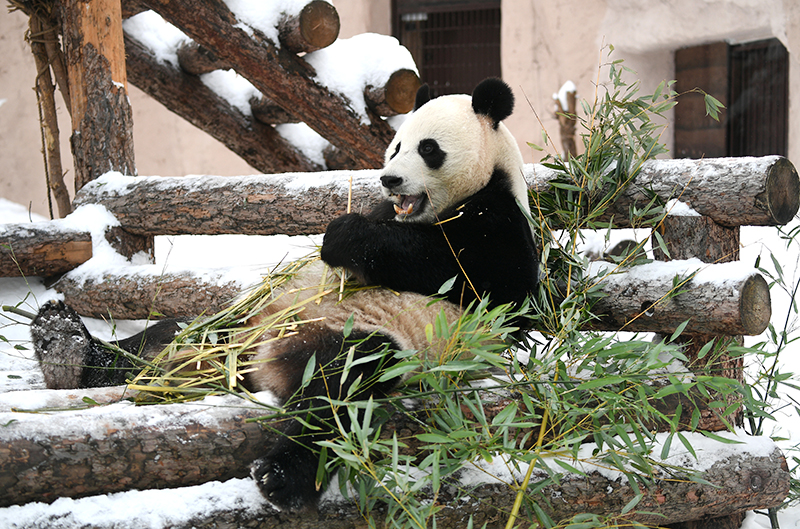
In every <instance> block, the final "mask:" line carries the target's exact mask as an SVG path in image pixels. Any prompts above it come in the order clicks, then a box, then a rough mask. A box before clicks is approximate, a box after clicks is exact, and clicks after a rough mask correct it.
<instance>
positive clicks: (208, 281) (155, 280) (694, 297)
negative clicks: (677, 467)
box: [54, 260, 771, 335]
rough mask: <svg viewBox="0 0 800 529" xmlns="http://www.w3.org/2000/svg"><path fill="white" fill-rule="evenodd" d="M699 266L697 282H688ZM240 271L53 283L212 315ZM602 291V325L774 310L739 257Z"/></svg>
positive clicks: (751, 326) (638, 270)
mask: <svg viewBox="0 0 800 529" xmlns="http://www.w3.org/2000/svg"><path fill="white" fill-rule="evenodd" d="M265 272H266V271H265ZM695 272H697V274H696V275H695V276H694V278H693V279H692V280H691V281H688V282H686V283H681V281H682V280H687V279H689V278H690V277H691V276H692V274H694V273H695ZM251 275H252V274H251V273H249V274H247V277H248V278H249V277H251ZM236 276H237V272H236V270H235V269H226V270H217V271H213V270H205V271H200V272H195V273H193V272H191V271H187V272H183V273H180V274H178V273H175V274H163V273H161V268H160V267H159V266H158V265H152V266H144V267H137V268H136V269H126V270H125V271H123V272H121V271H119V270H116V269H109V270H107V271H105V272H97V273H96V274H95V275H91V276H87V275H85V274H77V275H73V274H67V275H65V276H64V277H62V278H61V279H59V281H58V282H57V283H56V284H55V285H54V288H56V289H57V290H58V291H59V292H62V293H63V294H64V296H65V300H66V302H67V303H68V304H69V305H71V306H72V307H73V308H75V310H77V311H78V313H80V314H83V315H84V316H92V317H105V316H107V315H108V314H111V315H112V316H113V317H114V318H117V319H142V318H147V317H151V316H152V314H153V313H158V314H163V315H164V316H167V317H190V316H196V315H199V314H201V313H204V312H205V313H207V314H209V313H213V312H214V311H217V310H219V309H221V308H222V307H223V306H224V305H225V303H227V302H228V301H230V300H231V299H233V298H234V297H235V296H236V295H237V293H238V291H239V290H240V289H241V288H242V286H243V285H242V283H241V282H237V281H235V280H234V279H233V278H234V277H236ZM240 277H242V276H241V275H240ZM676 278H678V285H677V286H676ZM599 290H600V292H601V293H602V294H603V295H604V297H603V298H601V299H600V300H599V301H598V302H597V304H596V305H595V307H594V313H595V314H597V315H598V317H599V319H598V320H597V321H596V322H595V324H594V325H593V328H594V329H597V330H606V331H615V330H620V329H622V330H627V331H643V332H662V333H672V332H673V331H674V330H675V328H676V327H678V326H679V325H680V324H681V323H682V322H684V321H686V320H689V323H688V325H687V326H686V330H685V332H687V333H701V334H724V335H738V334H745V335H756V334H759V333H761V332H762V331H763V330H764V328H765V327H766V325H767V323H768V322H769V318H770V315H771V308H770V297H769V289H768V286H767V283H766V281H765V280H764V278H763V277H762V276H761V275H759V274H758V273H757V272H756V271H755V270H753V269H752V268H751V267H744V266H742V265H741V264H740V263H723V264H715V265H707V264H704V263H702V262H700V261H699V260H690V261H680V262H678V261H673V262H670V263H653V264H650V265H640V266H636V267H633V268H631V269H628V270H624V271H621V272H620V273H614V274H610V275H607V276H605V277H603V278H602V279H599Z"/></svg>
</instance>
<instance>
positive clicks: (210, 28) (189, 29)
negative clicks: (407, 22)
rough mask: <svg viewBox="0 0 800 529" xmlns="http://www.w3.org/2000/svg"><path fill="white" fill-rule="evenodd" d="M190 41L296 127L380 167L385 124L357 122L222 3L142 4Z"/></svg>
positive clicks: (291, 58)
mask: <svg viewBox="0 0 800 529" xmlns="http://www.w3.org/2000/svg"><path fill="white" fill-rule="evenodd" d="M146 3H147V4H148V5H149V6H150V7H151V8H153V9H154V10H155V11H157V12H158V13H159V14H160V15H161V16H162V17H164V19H165V20H167V21H168V22H170V23H171V24H173V25H175V26H177V27H178V28H179V29H180V30H181V31H183V32H184V33H186V34H187V35H188V36H189V37H190V38H191V39H192V40H194V41H195V42H197V43H198V44H200V45H201V46H204V47H205V48H207V49H209V50H214V52H215V53H217V54H218V55H219V56H220V57H221V58H222V59H223V60H225V61H227V62H228V63H230V64H231V65H232V66H233V68H234V69H235V70H236V71H237V72H238V73H239V74H241V75H242V76H244V77H245V78H247V80H248V81H250V82H251V83H252V84H253V86H255V87H256V89H257V90H259V91H260V92H261V93H262V94H264V95H265V96H266V97H268V98H269V99H271V100H273V101H275V103H277V104H278V105H280V106H281V107H283V108H284V109H291V112H292V114H294V115H295V116H297V118H298V119H299V120H300V121H303V122H304V123H306V124H307V125H308V126H309V127H311V128H312V129H314V130H315V131H317V133H319V134H320V135H321V136H323V137H325V138H327V139H328V140H329V141H330V142H331V143H333V144H334V145H336V146H337V147H338V148H339V149H341V150H343V151H345V152H347V154H348V155H349V156H350V157H351V158H352V159H353V160H355V161H356V162H357V163H358V164H359V165H360V166H361V167H363V168H369V167H379V166H380V165H381V163H382V161H383V152H384V150H385V149H386V147H387V146H388V145H389V142H390V141H391V139H392V136H393V131H392V129H391V127H390V126H389V124H388V123H386V122H384V121H383V120H373V122H372V123H371V124H370V125H366V124H364V123H362V122H361V119H360V118H359V117H358V116H356V114H355V113H354V112H352V111H351V110H350V109H349V108H348V107H347V106H346V105H344V104H343V102H342V99H341V97H339V96H337V95H334V94H332V93H331V92H330V91H329V90H328V89H327V88H325V87H323V86H321V85H320V84H318V83H317V82H316V81H315V80H314V79H313V73H312V70H311V68H310V67H309V66H308V65H307V64H306V63H305V61H303V60H302V59H300V58H299V57H297V55H295V54H294V53H292V52H291V51H289V50H288V49H286V48H278V47H277V46H275V45H274V44H273V43H270V42H269V41H267V40H266V39H263V37H261V36H260V34H259V33H258V32H256V34H255V35H254V36H252V37H251V36H250V35H248V34H247V33H246V32H245V31H244V29H242V28H240V27H236V26H237V21H236V18H235V17H234V15H233V14H232V13H231V12H230V11H229V10H228V8H227V6H226V5H225V4H224V3H223V2H222V1H220V0H216V1H212V0H205V1H204V0H191V1H188V2H180V3H176V2H171V1H170V0H146Z"/></svg>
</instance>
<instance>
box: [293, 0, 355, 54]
mask: <svg viewBox="0 0 800 529" xmlns="http://www.w3.org/2000/svg"><path fill="white" fill-rule="evenodd" d="M339 27H340V24H339V13H338V12H337V11H336V8H335V7H333V5H331V4H330V3H329V2H325V1H324V0H312V1H311V2H309V3H308V4H306V5H305V7H303V9H302V10H301V11H300V13H299V14H298V15H296V16H287V17H284V18H283V19H282V20H281V22H280V24H279V26H278V39H279V40H280V42H281V46H284V47H286V49H288V50H289V51H291V52H293V53H308V52H311V51H316V50H320V49H322V48H327V47H328V46H330V45H331V44H333V43H334V41H335V40H336V38H337V37H338V36H339Z"/></svg>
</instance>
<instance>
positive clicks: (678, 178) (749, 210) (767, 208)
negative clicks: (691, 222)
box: [525, 156, 800, 228]
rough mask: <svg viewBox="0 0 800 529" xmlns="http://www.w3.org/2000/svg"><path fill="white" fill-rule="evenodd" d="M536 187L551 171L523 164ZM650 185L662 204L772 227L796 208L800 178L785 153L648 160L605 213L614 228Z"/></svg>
mask: <svg viewBox="0 0 800 529" xmlns="http://www.w3.org/2000/svg"><path fill="white" fill-rule="evenodd" d="M525 176H526V178H527V179H528V182H529V184H530V186H531V189H532V190H533V191H534V192H539V193H541V192H548V191H549V187H550V186H549V185H548V184H547V182H549V181H550V180H551V179H553V178H554V177H555V176H556V175H555V172H554V171H553V170H551V169H548V168H546V167H542V166H541V165H528V166H526V167H525ZM645 190H649V191H651V192H653V193H655V194H656V195H658V197H659V198H660V199H661V200H663V201H664V202H665V203H666V202H667V201H669V200H670V199H673V198H676V199H679V200H681V201H682V202H685V203H686V204H688V205H689V206H691V207H692V209H694V210H695V211H696V212H697V213H699V214H700V215H704V216H707V217H711V218H712V219H714V221H715V222H716V223H717V224H721V225H723V226H776V225H783V224H786V223H788V222H789V221H791V220H792V218H794V215H795V214H796V213H797V210H798V207H800V179H799V178H798V175H797V170H796V169H795V168H794V166H793V165H792V163H791V162H790V161H789V160H787V159H786V158H783V157H780V156H764V157H761V158H706V159H702V160H691V159H679V160H649V161H647V162H645V163H644V164H643V165H642V168H641V171H640V173H639V175H638V176H637V177H636V179H635V180H634V181H633V182H632V183H631V185H629V186H628V187H627V188H625V190H623V191H622V193H620V194H619V196H618V197H617V200H616V201H615V202H614V204H613V206H611V207H610V208H609V211H608V214H607V215H605V216H604V217H603V218H602V219H601V220H606V221H608V220H609V219H610V218H611V217H612V216H613V217H614V224H615V226H616V227H620V228H623V227H628V226H626V224H625V222H626V219H627V218H628V211H629V208H630V207H631V206H639V207H641V206H644V205H646V204H648V203H649V202H650V197H649V196H648V194H647V193H645Z"/></svg>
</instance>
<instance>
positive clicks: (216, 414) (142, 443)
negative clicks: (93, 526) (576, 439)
mask: <svg viewBox="0 0 800 529" xmlns="http://www.w3.org/2000/svg"><path fill="white" fill-rule="evenodd" d="M98 391H100V392H102V393H101V394H100V397H101V398H107V397H108V392H109V389H108V388H106V389H103V390H81V391H80V392H76V391H75V390H66V391H64V394H65V396H69V397H71V398H72V400H73V401H74V398H75V396H76V395H83V396H87V397H89V399H91V400H95V399H94V398H93V396H94V395H96V392H98ZM113 391H115V390H112V392H113ZM49 392H51V393H52V392H53V391H52V390H49ZM34 393H41V392H34ZM3 399H11V402H12V404H11V405H12V406H14V404H13V402H14V400H16V402H18V403H20V402H21V403H23V404H22V405H21V406H20V404H16V406H17V407H21V408H24V407H25V406H24V403H25V402H30V401H40V400H41V396H40V395H35V396H34V395H31V396H26V395H21V394H17V395H11V396H10V397H5V396H4V397H3ZM8 402H9V401H8V400H6V404H7V405H8ZM50 402H51V403H56V402H58V398H53V399H51V401H50ZM6 409H8V408H6ZM29 411H30V410H29ZM264 414H265V408H261V407H257V406H252V405H247V404H246V403H244V401H241V400H236V399H235V398H234V397H225V398H214V399H208V400H207V401H201V402H198V403H190V404H173V405H169V406H156V407H136V406H134V405H132V404H130V403H127V402H122V403H117V404H113V405H111V406H109V407H106V408H103V409H90V410H74V411H60V412H52V411H51V412H49V413H48V412H47V410H44V411H40V412H39V413H13V412H9V411H2V412H0V420H2V423H3V424H5V425H6V426H5V427H4V428H2V429H0V454H1V455H2V457H0V486H2V487H3V491H4V494H3V495H2V498H0V504H2V505H13V504H20V503H24V502H28V501H47V502H49V501H52V500H54V499H55V498H57V497H60V496H65V497H80V496H87V495H92V494H100V493H105V492H109V491H119V490H129V489H146V488H166V487H175V486H180V485H184V484H185V485H188V484H190V483H200V482H203V481H208V480H212V479H213V480H222V479H229V478H230V477H241V476H246V475H247V474H248V471H249V464H250V461H251V460H252V459H254V458H255V457H257V456H258V455H259V454H260V453H263V451H264V450H266V447H267V446H269V445H270V444H271V443H273V442H274V441H275V437H274V436H273V435H272V434H269V433H267V432H269V430H268V429H262V428H261V427H259V426H258V425H257V424H254V423H248V422H246V419H247V418H249V417H257V416H262V415H264ZM55 417H57V418H58V421H59V428H57V429H54V428H53V426H52V425H53V420H54V418H55ZM686 436H687V438H688V439H689V442H691V443H693V445H695V446H697V451H698V454H699V456H700V461H701V462H702V465H703V466H704V468H705V470H704V471H703V472H702V474H701V476H702V478H703V479H705V480H707V481H708V482H709V483H710V485H702V484H698V483H694V482H692V481H690V480H688V479H685V478H681V477H680V476H666V475H664V476H663V478H661V479H658V478H657V479H655V481H654V486H653V487H652V488H650V489H645V488H642V491H643V492H644V496H643V498H642V499H641V501H640V502H639V504H638V505H637V507H636V509H635V510H634V512H633V513H630V514H629V515H627V518H628V519H630V520H636V521H639V522H640V523H663V522H664V521H665V520H668V521H670V522H673V523H674V522H681V521H690V520H696V519H700V518H702V517H715V516H724V515H726V514H731V513H734V512H739V511H742V510H750V509H754V508H765V507H770V506H775V505H778V504H780V502H781V501H782V500H783V498H785V497H786V495H787V493H788V490H789V471H788V468H787V465H786V461H785V459H784V458H783V455H782V454H781V452H780V450H779V449H778V448H777V447H775V445H774V444H772V442H771V441H769V440H768V439H755V440H753V441H752V442H747V439H745V438H742V439H741V441H745V443H744V444H743V445H736V444H734V445H728V444H725V445H723V444H721V443H718V442H711V441H708V440H704V439H703V438H702V436H700V435H699V434H686ZM695 443H697V444H695ZM700 444H702V447H700V446H699V445H700ZM673 446H675V445H673ZM588 448H589V449H587V450H585V452H586V453H587V454H588V453H589V452H590V451H591V450H590V448H591V447H588ZM681 450H682V448H681ZM654 453H660V449H658V447H656V449H655V451H654ZM201 460H202V461H203V464H202V465H198V464H197V462H198V461H201ZM566 462H567V463H569V464H570V465H573V466H576V467H579V468H582V470H583V471H585V473H586V474H585V475H575V474H569V473H565V474H564V475H563V476H562V478H561V479H560V481H559V483H558V484H557V485H552V486H548V487H545V489H544V497H545V498H557V501H551V502H541V503H540V506H541V507H542V508H543V510H544V511H545V512H546V513H547V514H548V515H549V516H550V517H551V518H553V519H554V520H563V519H565V518H568V517H571V516H574V515H575V514H578V513H584V512H589V513H596V514H599V515H619V514H620V512H622V509H623V508H624V506H625V505H626V504H627V503H628V502H630V501H631V500H632V499H633V497H634V491H633V490H632V488H631V487H630V485H629V484H628V482H627V481H626V479H625V478H624V477H622V475H621V474H619V475H617V476H615V475H614V474H613V473H610V472H608V471H607V470H606V471H602V472H600V471H598V470H599V469H598V468H597V467H593V466H592V464H591V462H588V461H585V460H584V461H574V460H567V461H566ZM666 462H667V463H668V464H674V465H677V466H685V467H687V468H689V469H691V468H692V467H693V466H694V464H693V462H692V460H691V459H689V458H682V457H681V456H676V459H675V460H674V461H673V460H671V459H668V460H667V461H666ZM544 463H545V464H552V466H553V469H554V471H555V472H561V473H562V474H563V469H562V468H560V467H558V466H556V465H555V463H554V462H553V461H552V460H550V459H549V458H548V459H545V460H544ZM521 466H523V467H524V464H521ZM498 470H499V469H495V470H491V469H488V470H487V472H484V471H481V470H476V469H465V471H464V473H463V474H462V475H461V477H460V478H459V479H461V480H462V481H466V482H469V483H470V487H475V489H474V490H472V491H471V492H470V497H471V498H473V500H476V501H470V502H466V503H465V502H463V501H457V500H455V499H454V498H453V497H452V495H451V493H450V492H449V491H451V490H452V491H455V490H457V487H458V488H460V483H459V482H453V483H452V485H454V486H453V487H448V486H445V487H443V491H442V493H441V495H440V496H439V497H438V498H437V501H439V502H440V503H441V504H442V505H443V507H444V509H443V511H442V513H441V518H439V517H437V525H440V526H442V527H460V526H458V525H457V523H458V521H460V522H461V523H462V524H463V520H464V519H465V518H466V517H467V516H469V515H474V516H475V517H476V518H479V519H483V520H493V522H492V523H493V524H495V525H489V527H502V526H503V524H504V523H505V521H506V520H507V513H508V512H509V510H510V507H511V504H512V503H513V501H514V497H515V494H516V493H515V490H514V489H512V488H511V487H509V486H508V485H506V484H503V483H501V482H499V481H494V480H492V479H491V478H489V477H488V476H490V475H497V473H498ZM524 471H525V469H524V468H522V469H521V472H522V473H524ZM515 477H516V479H517V480H520V479H521V476H519V475H517V476H515ZM546 477H547V475H546V473H545V472H544V471H542V470H539V469H537V470H536V471H535V472H534V473H533V476H532V481H531V483H532V486H534V487H535V486H536V484H537V483H538V482H539V481H541V480H543V479H545V478H546ZM481 500H486V501H481ZM251 507H255V508H252V509H251V510H252V513H251V514H250V516H253V517H255V516H260V517H264V516H266V517H267V518H268V519H269V518H272V517H276V518H277V516H278V513H276V512H275V511H272V510H271V509H270V508H269V507H268V506H267V505H266V504H262V505H256V506H251ZM321 511H322V512H321V513H319V514H318V513H304V514H300V515H298V516H297V517H296V518H292V520H293V521H295V522H297V523H300V522H302V523H303V527H319V528H322V527H332V525H331V522H339V521H346V520H349V521H350V523H352V522H353V521H355V520H358V519H359V517H360V514H359V513H358V512H357V510H356V509H355V506H354V505H353V504H350V503H348V502H344V501H343V500H341V499H339V500H338V501H337V500H335V499H334V501H332V502H330V503H325V504H323V505H322V506H321ZM636 511H642V512H636ZM504 513H506V514H504ZM320 515H322V516H320ZM331 518H333V520H332V519H331ZM281 521H282V523H286V522H287V515H286V514H285V513H284V514H282V515H281ZM439 522H441V523H439ZM481 523H482V522H481ZM306 524H308V525H306ZM322 524H326V525H322ZM265 526H267V527H271V525H265ZM333 527H339V526H338V525H334V526H333Z"/></svg>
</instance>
